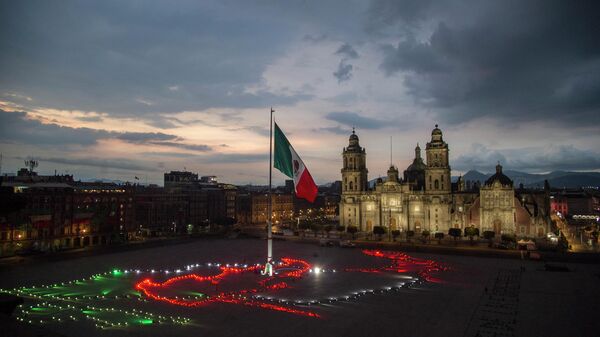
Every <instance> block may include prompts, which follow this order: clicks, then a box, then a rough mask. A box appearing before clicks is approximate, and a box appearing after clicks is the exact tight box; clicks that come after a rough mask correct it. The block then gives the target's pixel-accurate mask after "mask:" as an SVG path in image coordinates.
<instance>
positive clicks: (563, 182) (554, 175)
mask: <svg viewBox="0 0 600 337" xmlns="http://www.w3.org/2000/svg"><path fill="white" fill-rule="evenodd" d="M503 173H504V174H506V175H507V176H508V177H509V178H510V179H512V181H513V182H514V184H515V186H519V185H520V184H523V186H525V187H543V186H544V180H548V183H549V184H550V187H554V188H565V187H566V188H580V187H589V186H595V187H598V186H600V172H570V171H553V172H550V173H545V174H534V173H526V172H520V171H514V170H506V171H504V172H503ZM492 175H493V173H481V172H479V171H476V170H471V171H469V172H467V173H466V174H465V175H463V179H465V181H467V180H471V181H480V182H482V183H483V182H484V181H486V180H487V179H488V178H489V177H491V176H492Z"/></svg>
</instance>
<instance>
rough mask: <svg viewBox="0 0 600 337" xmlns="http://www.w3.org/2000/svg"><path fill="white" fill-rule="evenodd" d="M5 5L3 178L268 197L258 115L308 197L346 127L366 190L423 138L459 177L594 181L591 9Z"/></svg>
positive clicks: (327, 178)
mask: <svg viewBox="0 0 600 337" xmlns="http://www.w3.org/2000/svg"><path fill="white" fill-rule="evenodd" d="M0 6H1V8H2V10H1V11H0V13H1V14H0V17H1V20H0V22H1V23H0V26H1V27H2V29H0V34H1V36H2V40H3V41H5V42H6V43H5V44H3V45H2V46H0V51H1V53H0V64H1V65H2V71H3V76H2V78H0V152H2V153H3V163H2V172H16V171H17V170H18V169H19V168H20V167H22V166H23V160H24V159H26V158H27V157H29V156H32V157H34V158H36V159H38V160H39V161H40V167H39V168H38V170H39V171H40V172H42V173H45V174H51V173H52V172H54V170H56V171H57V172H58V173H63V174H64V173H65V172H67V171H68V172H69V174H76V178H110V179H119V180H124V181H127V180H129V181H133V180H134V177H135V176H138V177H139V178H140V179H142V180H144V179H147V180H148V182H150V183H160V182H162V176H163V173H164V172H168V171H171V170H184V168H185V169H187V170H189V171H193V172H198V173H200V174H201V175H217V176H218V177H219V180H221V181H226V182H231V183H235V184H246V183H253V184H258V185H264V184H266V183H267V174H268V145H269V144H268V127H269V125H268V121H269V119H268V118H269V117H268V114H269V108H270V107H271V106H273V107H274V108H275V110H276V113H275V118H276V120H277V122H278V124H279V125H280V126H281V127H282V129H283V130H285V132H286V134H288V135H289V138H290V142H292V143H293V144H294V147H295V148H296V149H297V150H298V153H299V155H300V156H302V158H303V160H304V161H305V163H306V165H307V166H308V168H309V169H310V171H311V173H312V174H313V176H314V178H315V181H316V182H317V183H318V184H322V183H327V182H331V181H335V180H339V177H340V173H339V171H340V167H341V160H340V153H341V151H342V148H343V147H344V146H346V144H347V141H348V136H349V135H350V134H351V131H352V127H353V126H355V127H356V128H357V129H356V130H357V134H358V135H359V136H360V139H361V144H362V145H363V146H364V147H365V148H366V149H367V152H368V161H369V163H368V166H369V167H370V168H371V170H372V171H370V176H369V177H370V178H371V179H372V178H375V177H377V176H380V175H381V176H385V172H386V170H387V167H388V166H389V155H390V148H389V147H390V145H389V137H390V136H393V150H394V151H393V158H394V160H393V161H394V164H395V165H396V166H398V168H399V169H400V170H404V169H405V168H406V167H407V166H408V165H409V164H410V163H411V162H412V159H413V154H414V147H415V146H416V144H417V143H419V144H420V145H421V146H424V144H425V142H427V141H428V138H429V133H430V131H431V130H432V129H433V127H434V125H435V124H439V125H440V128H442V129H443V131H444V137H445V139H446V140H447V141H448V142H449V143H450V165H451V166H452V171H453V173H456V175H458V174H460V173H464V172H466V171H468V170H470V169H477V170H481V171H484V172H493V170H494V166H495V165H496V163H497V162H498V161H500V162H502V165H503V166H504V168H505V169H513V170H520V171H525V172H534V173H538V172H549V171H553V170H576V171H578V170H580V171H599V170H600V153H599V152H598V150H597V145H598V140H599V139H598V134H599V133H598V132H599V131H600V126H598V125H599V124H598V122H599V121H600V119H599V118H600V113H598V112H599V111H600V101H598V99H597V98H598V97H600V77H599V76H598V74H599V72H600V67H599V65H600V48H599V47H598V44H597V43H595V41H597V38H598V32H597V30H596V31H594V30H593V29H592V27H593V24H594V22H595V21H596V20H597V18H596V17H595V16H597V13H598V12H599V11H598V8H593V7H597V4H591V3H579V4H577V6H574V5H572V4H568V3H564V2H563V3H561V2H546V1H544V2H542V1H531V2H527V3H522V2H501V3H480V2H477V1H461V2H455V3H453V4H438V3H430V2H427V1H418V2H413V1H371V2H361V1H353V2H340V1H328V2H325V3H319V4H316V3H315V4H307V3H304V2H292V3H286V4H281V3H278V2H269V1H267V2H257V3H249V2H239V3H237V2H227V3H222V2H218V1H215V2H202V3H201V4H196V3H178V4H177V5H176V6H175V5H172V4H170V3H161V2H158V3H152V4H145V5H144V6H140V5H139V4H136V3H121V2H118V3H117V2H115V3H111V2H103V3H99V4H94V5H93V6H88V5H82V4H81V3H77V2H74V3H69V2H63V3H60V4H56V3H53V4H50V3H47V2H36V1H24V2H19V3H8V2H5V3H2V4H1V5H0ZM558 23H560V24H558ZM146 177H147V178H146ZM274 178H275V182H282V181H283V180H284V177H283V176H281V175H279V174H276V175H275V176H274Z"/></svg>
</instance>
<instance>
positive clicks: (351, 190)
mask: <svg viewBox="0 0 600 337" xmlns="http://www.w3.org/2000/svg"><path fill="white" fill-rule="evenodd" d="M350 191H352V182H350Z"/></svg>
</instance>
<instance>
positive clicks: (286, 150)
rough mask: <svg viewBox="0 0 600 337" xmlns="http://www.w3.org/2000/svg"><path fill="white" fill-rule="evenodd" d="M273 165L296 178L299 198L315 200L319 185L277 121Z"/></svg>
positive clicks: (295, 185)
mask: <svg viewBox="0 0 600 337" xmlns="http://www.w3.org/2000/svg"><path fill="white" fill-rule="evenodd" d="M273 166H274V167H275V168H276V169H278V170H279V171H281V173H283V174H285V175H286V176H288V177H290V178H292V179H294V189H295V190H296V196H297V197H298V198H303V199H306V200H308V201H310V202H314V201H315V198H316V197H317V185H316V184H315V181H314V180H313V178H312V177H311V176H310V173H309V172H308V169H307V168H306V166H304V163H303V162H302V159H300V157H299V156H298V154H297V153H296V151H295V150H294V148H293V147H292V145H291V144H290V142H289V141H288V140H287V138H286V137H285V135H284V134H283V132H282V131H281V129H280V128H279V126H278V125H277V123H275V162H274V165H273Z"/></svg>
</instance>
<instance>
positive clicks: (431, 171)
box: [425, 124, 451, 194]
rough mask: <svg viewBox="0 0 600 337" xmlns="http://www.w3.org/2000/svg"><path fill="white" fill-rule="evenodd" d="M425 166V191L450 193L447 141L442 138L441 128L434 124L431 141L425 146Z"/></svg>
mask: <svg viewBox="0 0 600 337" xmlns="http://www.w3.org/2000/svg"><path fill="white" fill-rule="evenodd" d="M425 152H426V156H427V168H426V169H425V191H426V192H427V193H430V194H447V193H450V189H451V183H450V164H449V162H448V143H446V142H444V140H443V138H442V130H440V129H439V128H438V125H437V124H436V125H435V129H433V131H431V142H429V143H427V147H426V148H425Z"/></svg>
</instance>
